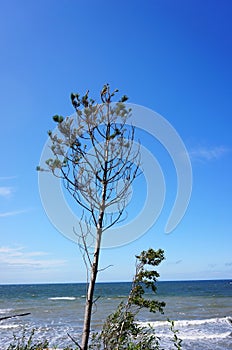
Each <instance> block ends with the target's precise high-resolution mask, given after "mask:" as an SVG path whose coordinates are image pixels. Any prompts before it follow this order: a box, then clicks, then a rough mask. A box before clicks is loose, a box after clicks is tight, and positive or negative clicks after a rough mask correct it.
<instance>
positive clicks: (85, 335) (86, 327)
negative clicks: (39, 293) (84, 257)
mask: <svg viewBox="0 0 232 350" xmlns="http://www.w3.org/2000/svg"><path fill="white" fill-rule="evenodd" d="M101 236H102V229H101V228H99V229H98V230H97V240H96V245H95V250H94V257H93V264H92V267H91V277H90V281H89V286H88V292H87V296H86V305H85V315H84V323H83V332H82V342H81V349H82V350H87V349H88V342H89V335H90V324H91V316H92V307H93V302H94V301H93V297H94V287H95V283H96V278H97V273H98V262H99V256H100V246H101Z"/></svg>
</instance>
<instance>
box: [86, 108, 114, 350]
mask: <svg viewBox="0 0 232 350" xmlns="http://www.w3.org/2000/svg"><path fill="white" fill-rule="evenodd" d="M107 115H108V124H107V130H106V137H105V139H106V148H105V154H104V160H105V164H104V174H103V181H102V184H103V187H102V196H101V205H100V211H99V216H98V223H97V237H96V244H95V249H94V257H93V263H92V266H91V277H90V282H89V286H88V291H87V297H86V305H85V316H84V324H83V333H82V342H81V349H82V350H88V343H89V336H90V325H91V317H92V307H93V297H94V288H95V283H96V278H97V274H98V263H99V256H100V249H101V239H102V226H103V218H104V214H105V200H106V191H107V172H108V152H109V150H108V147H109V136H110V121H109V104H108V105H107Z"/></svg>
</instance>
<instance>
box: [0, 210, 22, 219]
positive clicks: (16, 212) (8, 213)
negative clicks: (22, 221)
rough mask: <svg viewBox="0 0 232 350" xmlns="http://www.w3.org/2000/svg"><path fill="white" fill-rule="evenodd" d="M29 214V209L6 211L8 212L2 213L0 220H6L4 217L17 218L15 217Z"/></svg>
mask: <svg viewBox="0 0 232 350" xmlns="http://www.w3.org/2000/svg"><path fill="white" fill-rule="evenodd" d="M27 212H28V210H27V209H24V210H15V211H6V212H3V213H0V218H4V217H7V216H15V215H19V214H24V213H27Z"/></svg>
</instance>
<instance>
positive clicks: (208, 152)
mask: <svg viewBox="0 0 232 350" xmlns="http://www.w3.org/2000/svg"><path fill="white" fill-rule="evenodd" d="M230 151H231V150H230V149H229V148H227V147H225V146H215V147H211V148H206V147H197V148H195V149H192V150H190V151H189V152H188V153H189V156H190V158H191V159H192V160H199V161H211V160H216V159H219V158H221V157H223V156H224V155H225V154H227V153H228V152H230Z"/></svg>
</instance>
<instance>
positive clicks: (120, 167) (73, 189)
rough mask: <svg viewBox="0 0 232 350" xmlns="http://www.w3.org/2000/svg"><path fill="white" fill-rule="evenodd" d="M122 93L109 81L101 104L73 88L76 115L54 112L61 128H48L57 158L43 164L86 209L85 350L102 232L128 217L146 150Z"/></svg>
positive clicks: (82, 232)
mask: <svg viewBox="0 0 232 350" xmlns="http://www.w3.org/2000/svg"><path fill="white" fill-rule="evenodd" d="M117 92H118V90H114V91H113V92H111V91H110V87H109V84H106V85H104V86H103V89H102V90H101V92H100V98H101V103H100V104H99V103H97V102H95V101H94V100H93V99H91V98H90V97H89V91H87V92H86V94H85V95H84V96H82V97H81V96H80V94H74V93H72V94H71V102H72V105H73V107H74V109H75V115H74V116H72V117H67V118H64V117H63V116H60V115H55V116H54V117H53V120H54V121H55V122H56V123H57V129H56V131H55V132H52V131H48V135H49V137H50V140H51V150H52V152H53V158H50V159H48V160H47V161H46V165H47V168H46V169H44V168H42V167H40V166H39V167H37V170H40V171H42V170H49V171H51V172H52V173H53V174H54V176H57V177H59V178H61V179H62V180H63V183H64V187H65V188H66V189H67V190H68V192H69V193H70V194H71V195H72V196H73V198H74V199H75V201H76V203H77V204H78V205H79V206H80V207H81V208H82V210H83V213H82V221H81V224H80V227H79V233H77V236H78V242H79V246H80V249H81V251H82V254H83V258H84V261H85V264H86V267H87V285H88V288H87V295H86V305H85V313H84V322H83V333H82V342H81V345H78V346H79V348H80V349H81V350H87V348H88V342H89V335H90V324H91V314H92V306H93V303H94V287H95V283H96V279H97V274H98V272H99V256H100V250H101V242H102V236H103V234H104V232H105V231H106V230H107V229H109V228H110V227H112V226H113V225H115V224H116V223H118V222H119V220H122V219H123V218H124V215H123V214H124V213H125V208H126V202H127V198H128V196H129V195H130V186H131V184H132V182H133V181H134V179H135V178H136V177H137V175H138V174H139V165H140V150H139V146H137V147H136V148H135V147H134V135H135V130H134V127H133V126H132V125H129V123H130V121H129V119H130V117H131V110H130V109H127V107H126V105H125V103H124V102H126V101H127V99H128V98H127V96H125V95H124V96H122V98H121V99H120V100H119V101H118V102H117V103H113V102H112V100H113V97H114V95H115V94H116V93H117ZM112 207H114V208H115V207H116V208H117V210H116V211H115V210H114V211H113V209H112ZM75 232H77V229H76V228H75ZM92 247H93V248H92Z"/></svg>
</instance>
